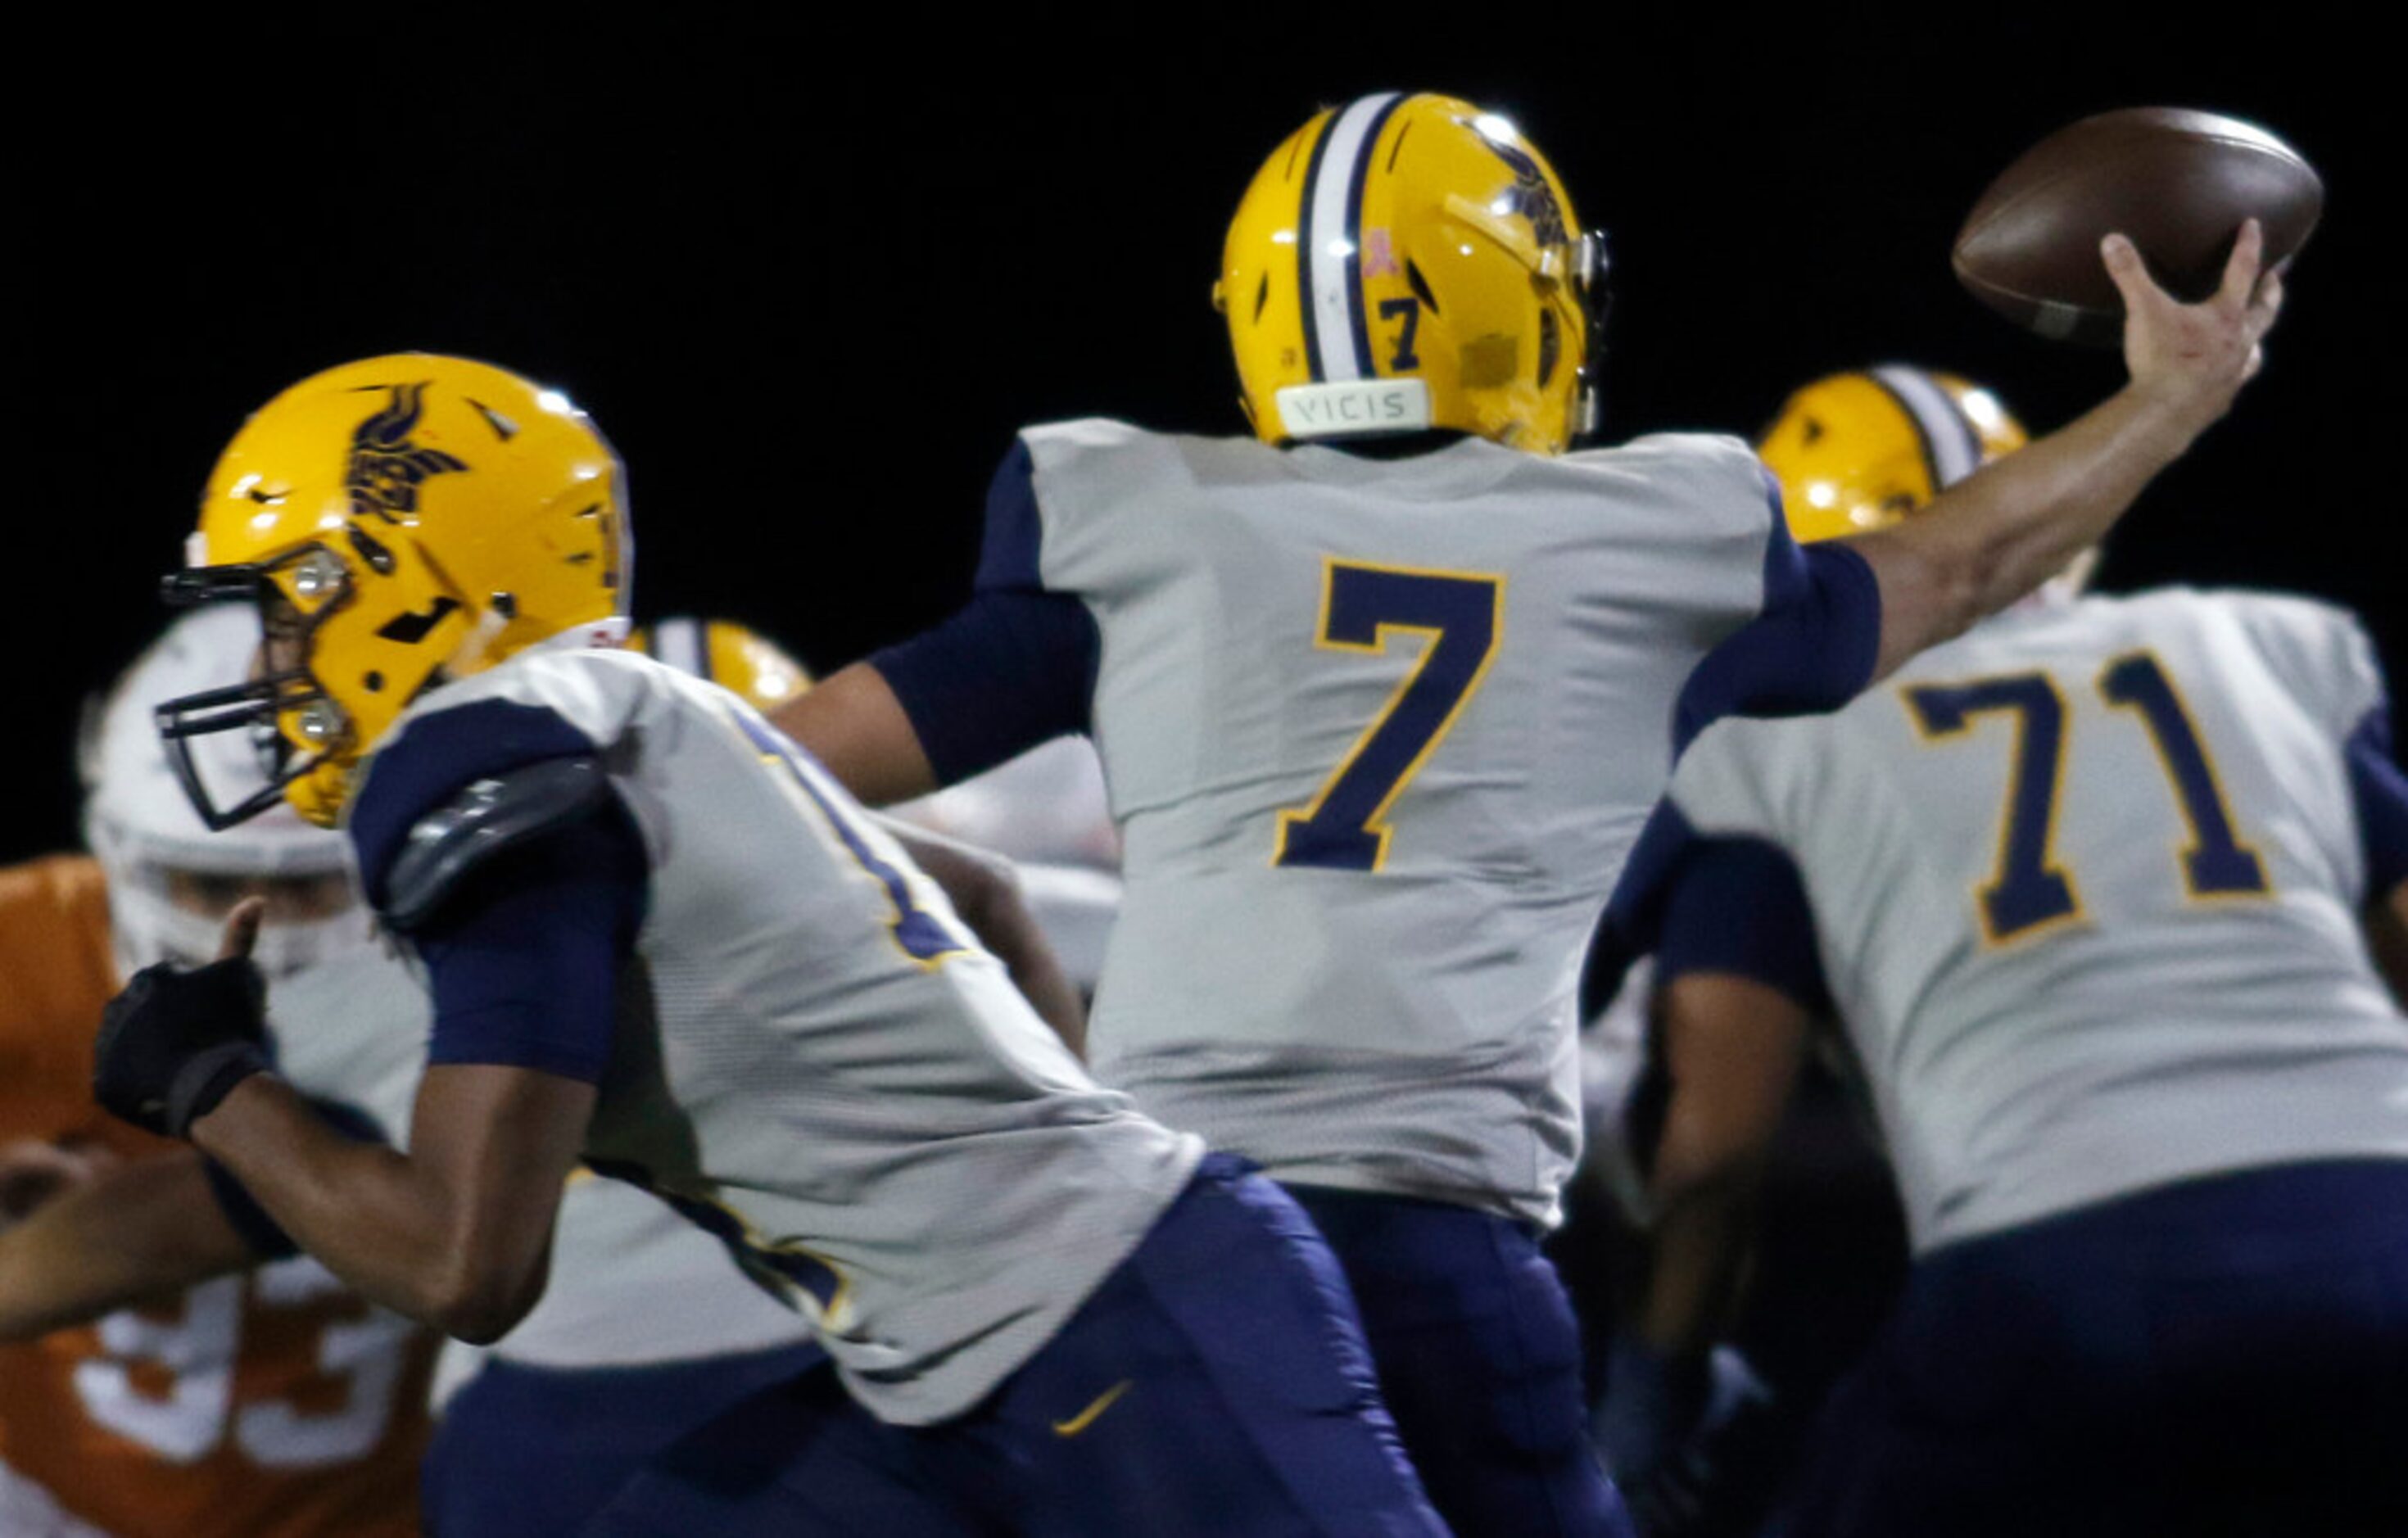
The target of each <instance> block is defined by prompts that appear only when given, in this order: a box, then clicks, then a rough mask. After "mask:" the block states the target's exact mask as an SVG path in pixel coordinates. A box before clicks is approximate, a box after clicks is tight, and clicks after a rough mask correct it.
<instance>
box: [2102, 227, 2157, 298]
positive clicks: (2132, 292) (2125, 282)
mask: <svg viewBox="0 0 2408 1538" xmlns="http://www.w3.org/2000/svg"><path fill="white" fill-rule="evenodd" d="M2099 255H2100V260H2101V261H2103V262H2105V263H2106V264H2107V277H2108V280H2110V281H2111V282H2113V283H2114V285H2115V292H2116V293H2118V294H2120V295H2123V296H2124V309H2125V312H2126V313H2127V314H2141V313H2143V312H2146V313H2155V312H2156V311H2157V310H2159V309H2163V308H2165V307H2166V306H2169V305H2171V304H2172V303H2173V299H2172V298H2171V296H2170V295H2168V294H2167V293H2166V291H2165V290H2163V289H2161V288H2159V287H2157V280H2155V279H2153V278H2151V277H2150V276H2149V266H2148V264H2147V263H2145V262H2143V261H2142V260H2141V252H2140V248H2139V247H2137V246H2135V245H2133V244H2132V242H2131V241H2130V239H2128V237H2124V236H2121V235H2111V236H2109V237H2107V238H2106V239H2104V240H2101V241H2100V242H2099Z"/></svg>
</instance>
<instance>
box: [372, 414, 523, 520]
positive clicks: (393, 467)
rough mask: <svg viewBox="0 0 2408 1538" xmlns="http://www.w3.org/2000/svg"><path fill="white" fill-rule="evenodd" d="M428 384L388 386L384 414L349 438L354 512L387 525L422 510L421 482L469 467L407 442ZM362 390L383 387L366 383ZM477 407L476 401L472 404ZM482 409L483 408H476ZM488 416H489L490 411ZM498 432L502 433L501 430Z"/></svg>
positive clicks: (438, 452)
mask: <svg viewBox="0 0 2408 1538" xmlns="http://www.w3.org/2000/svg"><path fill="white" fill-rule="evenodd" d="M427 382H428V381H424V380H421V381H419V382H417V383H416V384H395V385H392V386H390V387H388V388H390V389H391V391H392V398H391V399H390V400H389V401H387V402H386V404H385V407H384V409H383V410H380V411H379V412H377V414H376V415H374V416H372V417H370V418H368V419H367V420H366V422H363V423H361V424H359V427H358V428H357V430H355V431H354V432H353V433H352V434H351V469H350V471H349V472H348V473H347V474H346V475H345V476H344V477H343V483H344V484H345V485H347V486H349V487H350V488H351V511H352V512H354V513H356V514H359V515H361V516H366V515H367V514H369V513H374V514H375V515H376V516H377V517H379V518H381V519H383V520H384V521H385V522H386V523H388V524H390V523H394V522H396V521H397V518H396V515H398V514H401V513H409V512H416V511H417V510H418V487H419V483H420V482H423V481H424V480H425V479H426V478H427V477H429V476H434V475H445V474H449V473H450V472H452V471H454V470H465V469H466V468H467V466H466V464H464V463H463V462H461V461H460V460H458V459H455V458H453V457H452V455H450V454H448V453H444V452H443V451H441V450H440V449H424V448H421V447H419V446H418V445H417V444H414V443H412V442H410V441H409V434H410V430H411V429H412V428H414V427H416V426H417V425H418V419H419V417H420V416H421V415H422V414H423V411H424V410H425V407H424V399H425V395H426V385H427ZM360 388H361V389H363V390H375V389H378V388H380V386H377V385H373V384H364V385H362V386H361V387H360ZM471 404H472V405H473V404H474V403H473V402H471ZM478 410H480V411H481V410H483V408H481V407H480V408H478ZM488 415H489V416H490V413H488ZM495 431H497V432H498V431H499V429H498V428H496V429H495Z"/></svg>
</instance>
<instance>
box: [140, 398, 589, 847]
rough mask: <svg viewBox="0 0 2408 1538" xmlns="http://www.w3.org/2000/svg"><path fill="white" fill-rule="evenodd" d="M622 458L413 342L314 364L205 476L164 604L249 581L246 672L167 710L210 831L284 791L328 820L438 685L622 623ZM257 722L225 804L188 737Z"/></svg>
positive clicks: (311, 814)
mask: <svg viewBox="0 0 2408 1538" xmlns="http://www.w3.org/2000/svg"><path fill="white" fill-rule="evenodd" d="M623 482H624V475H623V473H622V472H621V470H620V467H619V460H618V456H617V455H616V454H614V453H612V452H611V450H610V445H609V442H608V441H606V440H605V439H604V438H603V437H602V435H601V434H600V433H599V432H598V431H596V430H595V427H594V424H592V423H591V422H589V421H588V420H587V419H586V417H585V414H584V413H583V412H581V411H580V410H577V408H576V407H574V406H572V405H570V404H569V403H568V400H567V399H566V397H565V396H563V395H560V394H559V393H558V392H556V391H552V390H546V389H542V388H540V387H538V386H537V385H535V384H532V383H529V382H528V381H525V380H523V379H521V378H519V377H518V376H517V375H515V374H512V373H509V372H508V371H506V370H504V369H500V368H496V367H494V366H493V365H491V364H484V363H477V362H474V361H471V360H469V359H466V358H452V357H443V356H439V355H437V354H434V353H424V352H405V353H397V354H394V355H393V356H389V357H380V358H368V359H366V360H364V361H362V362H358V363H350V364H345V365H343V366H342V367H337V368H330V369H328V370H326V371H325V372H324V373H322V374H317V375H313V376H311V377H310V378H308V379H306V380H303V381H301V382H300V383H298V384H296V385H294V386H293V387H292V388H291V389H289V390H287V391H285V392H284V393H283V394H282V395H278V396H277V397H276V398H275V399H274V400H271V401H269V402H268V403H267V404H266V405H265V406H264V407H261V408H260V410H258V411H257V412H256V413H255V414H254V415H253V416H252V417H251V420H250V421H249V422H247V423H245V424H243V427H242V430H241V431H240V432H238V433H236V435H235V438H234V441H233V442H232V443H230V444H228V445H227V447H226V451H225V453H223V455H222V456H221V457H220V458H219V460H218V464H217V468H216V469H215V470H213V471H212V472H211V473H210V476H209V482H208V489H207V490H206V492H205V493H204V494H203V496H202V499H201V518H200V526H199V528H198V529H197V530H196V531H195V532H194V533H193V537H192V540H191V543H190V545H189V547H188V549H187V551H186V569H185V570H183V571H181V572H179V573H177V574H176V575H174V576H171V577H169V578H168V579H167V580H166V582H165V590H166V597H167V599H168V601H169V602H170V603H177V604H190V603H199V602H205V601H208V600H209V599H212V598H223V597H240V598H243V599H247V600H249V601H251V602H252V603H255V604H257V605H258V607H259V611H260V617H261V626H262V632H263V638H264V644H263V646H262V652H261V662H260V669H259V674H258V676H257V677H255V678H254V679H253V680H252V681H251V683H247V684H243V685H239V686H237V687H235V688H230V689H219V690H213V691H210V692H208V693H207V694H199V695H188V696H185V697H182V698H179V699H174V700H170V701H168V702H167V703H165V704H164V705H162V706H161V707H160V708H159V712H158V719H159V729H160V733H161V735H162V736H164V737H165V739H166V740H167V745H168V750H169V757H170V759H171V760H172V761H173V763H174V764H175V766H176V770H177V775H178V777H179V779H180V780H181V781H182V782H183V783H184V789H185V794H186V795H187V796H189V797H191V798H192V799H193V808H194V810H195V811H197V812H199V813H200V814H201V818H202V820H203V821H204V822H206V823H208V825H209V826H211V827H212V828H224V827H229V826H233V825H234V824H236V823H238V822H241V821H243V820H244V819H246V818H249V817H251V816H255V815H257V814H258V813H259V812H262V811H265V809H266V808H267V807H268V806H270V805H272V804H274V802H275V800H276V798H278V797H279V796H281V797H283V798H285V799H286V800H289V801H290V802H291V803H292V804H293V807H294V810H295V811H296V812H300V814H301V815H302V816H303V817H305V818H307V819H308V820H309V821H310V822H313V823H317V824H319V825H321V826H331V825H332V824H333V823H334V822H335V820H336V818H337V816H338V815H339V813H340V812H341V810H342V807H343V803H344V800H345V798H346V797H347V795H348V794H349V787H350V779H351V771H352V769H353V768H354V767H355V766H356V765H357V764H358V763H359V761H360V759H361V758H362V757H364V756H365V755H366V754H367V752H368V751H369V750H370V749H371V748H373V747H374V746H375V745H376V742H377V740H378V739H379V738H380V737H382V736H383V735H384V733H385V731H386V730H387V728H389V727H390V726H392V725H393V723H394V718H395V717H396V716H398V715H399V714H400V713H401V712H402V711H403V710H404V709H405V708H406V707H407V706H408V705H409V702H410V701H411V700H413V699H415V698H416V697H418V696H419V695H420V694H421V693H423V691H424V690H425V689H427V688H428V687H429V686H431V685H433V684H436V683H442V682H444V681H446V680H450V679H455V678H462V677H466V676H467V675H469V674H472V673H476V672H480V671H481V670H483V669H484V668H490V667H492V666H493V665H494V664H495V663H497V662H500V661H501V660H502V659H503V658H505V657H508V656H510V655H512V654H516V653H519V652H523V651H526V650H527V649H529V648H531V647H536V646H545V645H554V644H557V645H613V646H614V645H617V644H618V643H619V642H620V641H621V640H624V638H625V636H626V631H627V621H626V602H627V588H628V577H629V563H630V558H631V554H632V549H631V544H630V535H629V530H628V525H627V511H626V505H625V500H624V496H625V494H624V489H623ZM230 730H249V731H251V734H252V736H253V740H254V741H255V742H256V743H257V744H258V745H259V746H260V748H261V750H262V753H263V756H265V757H266V758H268V759H269V760H270V765H269V767H270V774H269V783H268V784H267V785H266V786H265V788H263V789H261V790H259V791H258V792H256V793H255V794H253V795H251V797H249V798H246V799H244V800H243V801H241V802H239V803H238V804H236V805H235V806H233V807H231V808H221V807H220V806H218V805H217V803H216V801H215V799H214V798H213V797H212V796H211V795H210V793H209V790H208V786H207V785H205V784H204V783H202V777H201V775H200V773H199V772H198V770H197V769H196V768H195V766H194V762H193V754H192V751H191V740H192V739H193V738H195V737H200V736H206V735H208V734H210V733H214V732H221V731H230Z"/></svg>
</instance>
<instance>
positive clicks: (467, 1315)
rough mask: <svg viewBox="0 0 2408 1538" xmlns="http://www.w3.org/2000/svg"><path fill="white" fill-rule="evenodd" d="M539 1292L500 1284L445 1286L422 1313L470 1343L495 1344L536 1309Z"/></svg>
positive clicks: (446, 1332) (434, 1294) (433, 1322)
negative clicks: (530, 1291)
mask: <svg viewBox="0 0 2408 1538" xmlns="http://www.w3.org/2000/svg"><path fill="white" fill-rule="evenodd" d="M536 1296H537V1295H536V1294H529V1293H528V1292H527V1291H526V1289H523V1288H518V1287H509V1286H500V1285H485V1286H442V1287H438V1288H437V1290H435V1291H434V1292H432V1293H431V1294H430V1295H429V1296H428V1297H427V1299H426V1301H425V1306H424V1308H423V1311H422V1312H421V1314H420V1317H422V1318H423V1320H424V1321H425V1322H426V1323H428V1324H430V1325H432V1326H434V1327H435V1328H436V1329H437V1330H441V1331H442V1332H443V1333H444V1334H446V1335H449V1336H451V1337H452V1339H453V1340H455V1341H465V1342H466V1343H467V1344H470V1345H491V1344H494V1343H495V1341H498V1340H500V1339H501V1338H502V1337H503V1336H505V1335H507V1334H509V1332H510V1331H511V1330H513V1329H514V1328H516V1327H517V1325H518V1322H519V1321H520V1320H521V1319H523V1318H525V1317H526V1316H527V1315H528V1314H529V1313H530V1312H531V1311H533V1309H534V1308H535V1302H536Z"/></svg>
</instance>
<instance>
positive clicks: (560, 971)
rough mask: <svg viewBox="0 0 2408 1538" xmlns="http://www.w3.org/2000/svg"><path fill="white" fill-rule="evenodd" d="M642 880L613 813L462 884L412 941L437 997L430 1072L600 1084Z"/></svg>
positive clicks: (627, 827) (622, 822) (533, 844)
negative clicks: (468, 1068)
mask: <svg viewBox="0 0 2408 1538" xmlns="http://www.w3.org/2000/svg"><path fill="white" fill-rule="evenodd" d="M647 875H648V870H647V867H646V864H645V859H644V850H643V841H642V838H641V836H640V835H639V834H638V832H637V831H636V827H635V824H634V823H633V822H632V821H630V820H629V818H628V816H627V813H626V811H625V809H624V808H623V807H621V806H619V805H618V804H617V803H616V802H615V801H614V802H612V803H610V804H609V806H607V807H606V808H604V809H603V810H602V811H601V812H597V813H596V814H595V815H593V816H589V817H585V818H583V819H581V820H579V821H577V822H573V823H569V824H566V825H565V826H561V827H559V828H556V829H553V830H552V831H550V832H547V833H545V834H543V835H542V836H541V837H539V838H537V839H535V840H533V841H529V842H528V843H527V844H525V845H523V847H521V848H518V849H514V850H511V851H510V852H509V853H508V854H506V855H499V856H497V857H495V859H494V860H493V861H492V862H491V863H489V864H487V865H484V866H481V867H479V868H478V869H477V870H473V871H471V872H470V873H469V874H468V875H466V876H465V877H463V878H462V880H461V882H460V884H459V886H458V887H457V888H456V889H455V890H454V891H453V892H452V895H451V896H450V897H449V898H448V899H447V900H446V902H445V904H444V906H443V907H442V908H440V909H438V910H437V912H436V913H434V914H433V915H432V916H431V917H430V918H429V919H428V920H427V921H426V923H425V924H424V925H423V927H421V928H420V929H419V930H418V931H417V933H416V934H415V935H414V936H413V937H412V938H413V939H414V940H415V941H416V943H417V946H418V951H419V955H420V956H421V957H423V959H424V961H425V963H426V969H427V975H428V979H429V982H430V983H431V985H432V987H433V992H434V996H435V1029H434V1033H433V1036H432V1038H431V1040H430V1041H429V1042H428V1045H427V1053H426V1060H427V1062H428V1064H429V1065H430V1066H432V1065H436V1064H447V1063H448V1064H464V1063H486V1064H494V1065H497V1066H501V1067H507V1068H530V1069H537V1070H539V1071H543V1072H546V1073H556V1074H558V1075H560V1076H561V1077H563V1078H567V1079H579V1080H582V1081H583V1082H585V1083H587V1084H595V1083H598V1082H600V1080H601V1077H602V1073H603V1070H604V1069H605V1068H607V1067H608V1066H609V1059H610V1041H611V1034H612V1029H613V1025H614V1021H615V1013H614V1003H615V1000H616V997H617V993H618V982H619V973H620V969H621V968H622V966H623V965H624V963H625V962H626V960H627V958H628V957H629V956H631V955H632V954H633V953H634V950H635V942H636V931H637V930H638V927H641V925H642V923H643V914H644V900H645V886H646V880H647Z"/></svg>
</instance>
